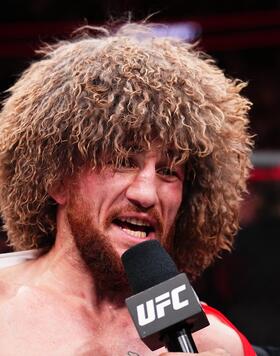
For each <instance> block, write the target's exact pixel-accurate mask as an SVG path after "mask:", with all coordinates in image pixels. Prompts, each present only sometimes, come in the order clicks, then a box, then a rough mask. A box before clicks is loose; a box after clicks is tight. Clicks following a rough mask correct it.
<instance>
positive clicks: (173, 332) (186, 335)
mask: <svg viewBox="0 0 280 356" xmlns="http://www.w3.org/2000/svg"><path fill="white" fill-rule="evenodd" d="M162 338H163V339H164V342H165V345H166V347H167V350H168V351H170V352H192V353H198V350H197V348H196V346H195V343H194V340H193V338H192V334H191V333H190V332H189V331H188V330H187V328H186V325H182V324H177V325H173V326H172V327H170V328H168V329H167V330H165V332H164V334H163V336H162Z"/></svg>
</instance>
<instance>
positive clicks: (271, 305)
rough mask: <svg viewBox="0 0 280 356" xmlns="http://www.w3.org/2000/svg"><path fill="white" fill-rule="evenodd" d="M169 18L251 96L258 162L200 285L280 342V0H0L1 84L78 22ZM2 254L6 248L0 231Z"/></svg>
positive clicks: (254, 338)
mask: <svg viewBox="0 0 280 356" xmlns="http://www.w3.org/2000/svg"><path fill="white" fill-rule="evenodd" d="M151 14H154V15H153V16H152V21H153V22H161V23H162V22H163V23H166V24H167V25H168V26H169V27H168V28H170V33H174V34H176V35H179V36H181V37H182V38H184V39H185V40H186V41H190V42H194V41H197V40H199V41H200V45H199V46H200V47H201V49H203V50H205V51H207V52H208V53H209V54H211V55H212V56H213V57H214V58H215V59H216V61H217V63H218V65H219V66H220V67H222V68H223V69H224V70H225V72H226V73H227V75H228V76H232V77H238V78H240V79H242V80H245V81H248V87H247V88H246V89H245V90H244V94H245V95H246V96H248V97H249V99H250V100H251V101H252V102H253V103H254V106H253V109H252V111H251V132H252V133H254V134H256V137H255V141H256V144H255V151H254V154H253V157H252V160H253V163H254V167H255V168H254V170H253V172H252V176H251V178H250V181H249V194H248V195H247V196H246V197H245V201H244V204H243V206H242V209H241V226H242V229H241V231H240V233H239V234H238V236H237V240H236V244H235V248H234V251H233V253H232V254H228V255H225V256H224V258H223V259H221V260H219V261H218V262H217V263H216V264H215V265H214V266H213V267H211V268H209V269H208V270H207V271H206V272H205V273H204V275H203V276H202V278H201V280H200V281H199V282H197V283H196V286H195V287H196V289H197V290H198V294H199V295H200V297H201V299H203V300H205V301H206V302H207V303H209V304H210V305H212V306H214V307H217V308H218V309H220V310H221V311H222V312H224V313H225V314H226V315H227V316H228V317H229V318H230V319H231V321H232V322H234V323H235V324H236V326H237V327H238V328H239V329H240V330H241V331H243V333H244V334H245V335H246V336H247V337H248V338H249V340H250V341H251V342H252V343H255V344H258V345H274V346H280V336H279V327H278V324H279V322H280V312H279V310H280V298H279V295H280V287H279V276H278V274H279V271H280V258H279V256H278V254H279V251H280V105H279V103H280V95H279V82H280V65H279V63H280V2H279V0H266V1H257V0H255V1H253V0H247V1H244V0H235V1H229V0H228V1H222V0H213V1H203V0H195V1H192V2H191V1H187V0H184V1H183V0H173V1H170V0H164V1H154V2H151V1H148V0H142V1H140V0H134V1H132V0H131V1H129V0H123V1H121V0H118V1H116V0H115V1H114V0H103V1H97V0H91V1H89V0H79V1H76V2H69V1H65V0H60V1H58V0H56V1H55V0H32V1H15V0H10V1H8V2H5V9H4V7H2V10H1V12H0V91H1V99H3V98H4V97H5V93H4V92H5V90H6V89H7V88H8V87H9V86H10V85H12V84H13V83H14V82H15V80H16V79H17V77H18V76H19V74H20V73H21V72H22V70H24V69H25V68H26V67H27V66H28V65H29V63H30V62H31V61H33V60H34V59H36V58H38V56H37V55H36V54H35V53H34V50H36V49H38V48H39V47H40V45H41V44H42V43H43V42H45V41H47V42H53V41H55V40H56V39H64V38H67V37H68V36H69V35H70V34H71V32H72V31H73V30H74V29H76V28H77V26H81V25H85V24H91V25H100V24H103V23H104V22H107V21H111V22H112V21H113V20H116V19H120V18H122V19H123V20H126V19H128V18H129V17H130V18H131V19H132V20H136V21H138V20H142V19H144V18H146V17H147V16H148V15H151ZM0 236H1V237H0V252H9V251H10V249H9V247H7V245H6V244H5V235H4V233H2V235H0Z"/></svg>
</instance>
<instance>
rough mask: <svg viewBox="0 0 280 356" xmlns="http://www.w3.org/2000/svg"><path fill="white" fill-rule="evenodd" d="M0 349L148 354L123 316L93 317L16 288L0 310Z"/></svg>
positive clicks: (102, 355)
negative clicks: (17, 291) (14, 295)
mask: <svg viewBox="0 0 280 356" xmlns="http://www.w3.org/2000/svg"><path fill="white" fill-rule="evenodd" d="M0 349H1V350H2V352H3V351H4V354H5V356H10V355H13V356H15V355H19V354H23V355H25V354H26V355H27V354H28V355H30V356H33V355H34V356H35V355H53V356H56V355H57V356H60V355H61V356H64V355H67V356H71V355H73V356H74V355H75V356H76V355H77V356H80V355H83V356H89V355H98V356H109V355H110V356H111V355H119V356H137V355H139V356H149V355H158V354H159V353H160V352H159V351H156V352H151V351H150V350H149V349H148V348H147V347H146V346H145V345H144V344H143V342H142V341H141V340H139V337H138V335H137V333H136V331H135V328H134V326H133V325H132V322H131V320H130V318H129V316H128V315H127V314H126V312H125V311H124V312H120V313H119V315H118V317H117V318H116V317H115V316H114V313H112V315H111V316H110V313H106V316H105V317H104V316H103V317H101V318H97V317H96V318H94V317H92V316H91V314H90V313H89V312H88V310H86V308H83V307H81V306H80V305H78V304H77V305H76V306H75V303H74V304H73V303H71V304H70V305H69V303H67V301H66V300H65V301H63V300H55V298H50V297H49V296H43V295H40V294H38V295H34V294H33V295H32V297H31V296H30V295H29V294H28V293H26V291H25V290H22V291H20V292H19V293H18V295H17V296H16V297H14V298H11V299H10V300H8V301H7V302H6V303H4V304H2V305H1V306H0Z"/></svg>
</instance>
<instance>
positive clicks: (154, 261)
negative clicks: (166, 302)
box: [121, 240, 179, 294]
mask: <svg viewBox="0 0 280 356" xmlns="http://www.w3.org/2000/svg"><path fill="white" fill-rule="evenodd" d="M121 259H122V262H123V265H124V268H125V271H126V274H127V278H128V281H129V284H130V287H131V288H132V291H133V293H135V294H136V293H139V292H142V291H144V290H146V289H148V288H150V287H153V286H155V285H157V284H159V283H161V282H164V281H166V280H168V279H169V278H172V277H175V276H176V275H177V274H178V273H179V272H178V270H177V267H176V265H175V263H174V261H173V260H172V258H171V257H170V256H169V254H168V253H167V252H166V250H165V249H164V248H163V247H162V246H161V245H160V243H159V242H158V241H157V240H150V241H145V242H142V243H139V244H137V245H135V246H133V247H131V248H130V249H128V250H127V251H126V252H125V253H124V254H123V255H122V257H121Z"/></svg>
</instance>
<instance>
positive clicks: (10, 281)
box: [0, 262, 28, 306]
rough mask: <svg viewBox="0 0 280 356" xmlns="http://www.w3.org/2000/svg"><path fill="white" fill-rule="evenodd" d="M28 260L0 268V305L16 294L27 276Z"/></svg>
mask: <svg viewBox="0 0 280 356" xmlns="http://www.w3.org/2000/svg"><path fill="white" fill-rule="evenodd" d="M26 265H28V262H26V263H22V264H19V265H15V266H10V267H6V268H2V269H0V306H1V305H2V304H3V303H5V302H7V301H8V300H9V299H10V298H12V297H13V296H15V295H16V294H17V291H18V289H19V288H20V286H21V285H22V284H24V282H25V280H26V277H27V269H26Z"/></svg>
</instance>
